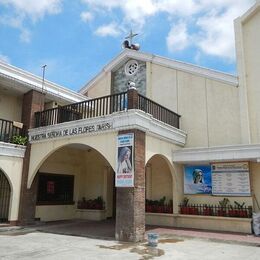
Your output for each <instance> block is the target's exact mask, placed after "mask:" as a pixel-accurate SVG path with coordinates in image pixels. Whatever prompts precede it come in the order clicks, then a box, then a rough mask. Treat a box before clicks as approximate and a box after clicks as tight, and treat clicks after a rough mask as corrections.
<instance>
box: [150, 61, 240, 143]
mask: <svg viewBox="0 0 260 260" xmlns="http://www.w3.org/2000/svg"><path fill="white" fill-rule="evenodd" d="M148 64H149V66H147V68H148V69H150V74H149V72H148V71H147V75H148V76H149V80H148V81H147V82H148V85H147V93H148V95H149V97H150V98H151V99H152V100H155V101H156V102H158V103H159V104H162V105H164V106H166V107H167V108H169V109H171V110H172V111H175V112H177V113H178V114H180V115H181V119H180V123H181V126H180V128H181V129H182V130H184V131H186V132H187V133H188V138H187V143H186V146H185V147H208V146H218V145H227V144H239V143H240V141H241V134H240V114H239V112H240V109H239V92H238V88H237V87H234V86H231V85H228V84H225V83H221V82H219V81H216V80H211V79H207V78H205V77H202V76H196V75H193V74H191V73H187V72H182V71H178V70H175V69H171V68H166V67H163V66H159V65H156V64H150V63H148ZM227 140H228V143H227Z"/></svg>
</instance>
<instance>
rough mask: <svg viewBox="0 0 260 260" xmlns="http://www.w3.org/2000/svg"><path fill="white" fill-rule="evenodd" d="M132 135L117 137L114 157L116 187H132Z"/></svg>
mask: <svg viewBox="0 0 260 260" xmlns="http://www.w3.org/2000/svg"><path fill="white" fill-rule="evenodd" d="M133 148H134V134H124V135H118V137H117V156H116V159H117V161H116V165H117V168H116V180H115V182H116V183H115V186H116V187H134V168H133V165H134V164H133Z"/></svg>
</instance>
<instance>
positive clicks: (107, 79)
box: [85, 72, 111, 98]
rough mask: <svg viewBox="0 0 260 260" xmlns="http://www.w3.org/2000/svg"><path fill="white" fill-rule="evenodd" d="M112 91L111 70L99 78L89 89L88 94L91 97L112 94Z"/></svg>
mask: <svg viewBox="0 0 260 260" xmlns="http://www.w3.org/2000/svg"><path fill="white" fill-rule="evenodd" d="M110 93H111V72H107V73H105V75H104V76H103V77H102V78H100V79H99V80H97V82H95V84H94V85H93V86H92V87H91V88H90V89H89V90H88V91H87V93H85V94H87V96H88V97H91V98H95V97H101V96H106V95H110Z"/></svg>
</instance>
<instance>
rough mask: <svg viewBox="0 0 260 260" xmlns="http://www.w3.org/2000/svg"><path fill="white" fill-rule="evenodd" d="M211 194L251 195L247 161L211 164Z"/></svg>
mask: <svg viewBox="0 0 260 260" xmlns="http://www.w3.org/2000/svg"><path fill="white" fill-rule="evenodd" d="M212 193H213V195H223V196H226V195H230V196H251V191H250V180H249V165H248V163H247V162H235V163H216V164H212Z"/></svg>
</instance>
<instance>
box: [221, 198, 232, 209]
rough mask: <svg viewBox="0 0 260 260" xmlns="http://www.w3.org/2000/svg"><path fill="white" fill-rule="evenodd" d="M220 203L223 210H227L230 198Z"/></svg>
mask: <svg viewBox="0 0 260 260" xmlns="http://www.w3.org/2000/svg"><path fill="white" fill-rule="evenodd" d="M218 203H219V205H220V207H221V208H226V207H227V206H228V205H229V203H230V201H229V199H228V198H224V199H223V200H220V201H219V202H218Z"/></svg>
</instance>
